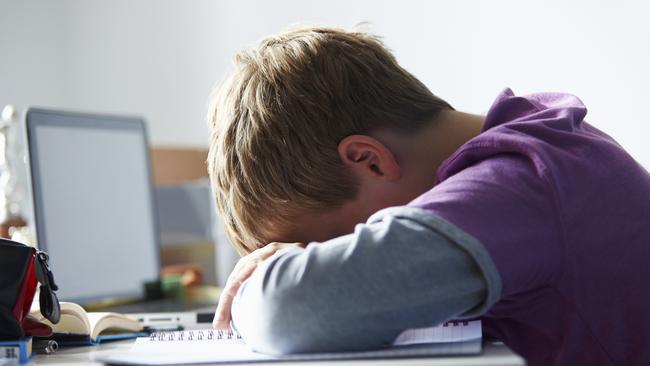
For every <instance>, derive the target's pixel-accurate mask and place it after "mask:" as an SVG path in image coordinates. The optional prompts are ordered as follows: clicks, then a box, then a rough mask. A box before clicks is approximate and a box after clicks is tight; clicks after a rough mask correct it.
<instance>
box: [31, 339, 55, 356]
mask: <svg viewBox="0 0 650 366" xmlns="http://www.w3.org/2000/svg"><path fill="white" fill-rule="evenodd" d="M58 349H59V343H57V341H55V340H54V339H43V340H37V341H34V342H33V343H32V350H33V351H34V352H35V353H39V354H46V355H49V354H51V353H54V352H56V351H57V350H58Z"/></svg>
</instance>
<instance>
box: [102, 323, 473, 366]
mask: <svg viewBox="0 0 650 366" xmlns="http://www.w3.org/2000/svg"><path fill="white" fill-rule="evenodd" d="M480 352H481V322H480V321H469V322H466V321H459V322H448V323H445V324H443V325H439V326H436V327H430V328H421V329H410V330H407V331H405V332H403V333H402V334H401V335H400V336H399V337H397V339H396V340H395V342H394V343H393V345H392V346H391V347H387V348H383V349H379V350H371V351H362V352H338V353H315V354H295V355H287V356H269V355H265V354H261V353H257V352H254V351H252V350H250V349H249V348H248V347H247V346H246V344H245V343H244V341H243V340H242V339H241V337H239V335H237V334H236V333H233V332H223V331H217V330H190V331H179V332H163V333H153V334H151V335H150V336H149V337H143V338H138V339H137V340H136V342H135V344H134V346H133V347H132V348H131V350H130V351H128V352H123V353H111V354H110V355H109V354H106V355H101V356H99V357H97V360H98V361H102V362H106V363H109V364H136V365H171V364H198V363H212V364H215V363H234V362H261V361H306V360H345V359H373V358H407V357H428V356H439V355H467V354H478V353H480Z"/></svg>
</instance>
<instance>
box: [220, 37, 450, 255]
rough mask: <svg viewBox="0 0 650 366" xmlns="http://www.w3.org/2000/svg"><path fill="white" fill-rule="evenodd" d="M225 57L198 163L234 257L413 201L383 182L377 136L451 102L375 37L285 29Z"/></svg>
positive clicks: (394, 165) (423, 119)
mask: <svg viewBox="0 0 650 366" xmlns="http://www.w3.org/2000/svg"><path fill="white" fill-rule="evenodd" d="M235 64H236V70H235V72H234V73H233V75H231V76H230V78H229V79H228V80H227V81H226V82H225V83H224V84H223V85H222V86H221V87H220V88H219V90H218V93H217V94H216V96H215V98H214V101H213V105H212V107H211V110H210V116H209V120H210V124H211V128H212V133H211V142H210V152H209V157H208V170H209V174H210V178H211V181H212V186H213V190H214V192H215V195H216V202H217V206H218V208H219V211H220V213H221V216H222V218H223V219H224V222H225V225H226V227H227V229H228V231H229V234H230V236H231V239H232V240H233V243H234V244H235V246H236V247H237V249H238V250H239V252H240V253H248V252H251V251H253V250H255V249H257V248H260V247H262V246H264V245H266V244H267V243H268V242H271V241H311V240H326V239H329V238H331V237H334V236H337V235H342V234H346V233H348V232H349V231H350V230H351V228H352V226H353V225H354V224H356V223H357V222H360V221H363V220H365V219H366V218H367V216H368V215H369V214H370V213H372V212H373V211H374V210H376V209H379V208H382V207H386V206H390V205H394V204H401V203H405V202H402V201H404V200H408V199H410V198H413V195H412V194H411V193H408V192H402V193H400V189H397V188H399V186H398V185H395V184H394V182H396V181H398V180H399V179H400V177H401V173H400V169H399V164H400V157H399V156H397V154H395V151H394V149H392V146H390V142H387V141H386V140H382V139H381V138H378V136H380V135H381V133H384V132H389V133H392V134H396V135H399V136H406V137H408V136H413V134H415V133H416V131H418V130H419V129H420V128H421V127H422V126H423V125H424V124H428V123H430V122H431V121H432V120H435V118H436V117H437V116H438V114H439V113H440V112H441V111H443V110H451V109H452V108H451V106H450V105H449V104H447V103H446V102H445V101H443V100H441V99H439V98H437V97H436V96H434V95H433V94H432V93H431V92H430V91H429V90H428V89H427V88H426V87H425V86H424V85H423V84H422V83H421V82H420V81H418V80H417V79H416V78H415V77H414V76H413V75H411V74H410V73H408V72H407V71H406V70H404V69H403V68H401V67H400V66H399V64H398V63H397V61H396V60H395V58H394V57H393V55H392V54H391V53H390V52H389V51H388V50H387V49H386V48H385V47H384V46H383V44H382V43H381V41H380V40H379V39H378V38H377V37H375V36H372V35H369V34H366V33H358V32H349V31H345V30H340V29H333V28H301V29H295V30H291V31H288V32H285V33H281V34H278V35H274V36H270V37H268V38H266V39H264V40H263V41H262V42H261V44H260V45H259V47H257V48H256V49H253V50H249V51H244V52H241V53H239V54H237V55H236V57H235ZM379 141H382V142H379ZM401 188H404V187H403V186H402V187H401ZM401 190H404V189H401ZM301 228H303V229H301ZM304 228H307V229H309V232H311V233H313V234H311V235H308V234H305V233H306V232H307V231H305V230H304Z"/></svg>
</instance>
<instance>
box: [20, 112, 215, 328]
mask: <svg viewBox="0 0 650 366" xmlns="http://www.w3.org/2000/svg"><path fill="white" fill-rule="evenodd" d="M26 119H27V123H26V124H27V146H28V152H29V154H28V155H29V166H30V178H31V179H30V180H31V186H32V193H33V201H34V219H35V227H36V238H37V242H38V246H39V248H40V249H42V250H44V251H46V252H47V253H48V254H49V255H50V264H51V267H52V270H53V272H54V274H55V277H56V281H57V283H58V284H59V287H60V289H59V291H58V296H59V298H60V299H61V300H62V301H72V302H76V303H78V304H81V305H82V306H87V305H89V304H93V303H97V302H101V301H106V300H120V301H126V302H129V303H130V304H129V305H126V306H122V307H117V308H108V309H101V310H102V311H118V312H122V313H128V315H130V316H133V317H135V318H136V319H138V320H139V321H141V322H142V323H143V324H144V325H145V326H147V327H150V328H156V329H160V328H177V327H184V326H186V325H191V326H192V327H197V325H199V326H200V325H209V324H210V322H211V321H212V316H213V315H214V308H215V307H216V305H214V304H212V305H211V306H210V305H208V304H193V303H190V304H188V303H183V302H180V301H173V300H161V299H147V298H146V296H145V295H146V294H145V284H146V283H151V282H154V281H158V280H159V276H160V241H159V235H158V227H157V226H158V225H157V217H156V214H155V212H156V210H155V199H154V191H153V187H152V179H151V164H150V157H149V146H148V143H147V133H146V128H145V123H144V121H143V120H142V119H140V118H135V117H124V116H111V115H99V114H90V113H75V112H64V111H56V110H48V109H38V108H30V109H29V110H28V111H27V115H26Z"/></svg>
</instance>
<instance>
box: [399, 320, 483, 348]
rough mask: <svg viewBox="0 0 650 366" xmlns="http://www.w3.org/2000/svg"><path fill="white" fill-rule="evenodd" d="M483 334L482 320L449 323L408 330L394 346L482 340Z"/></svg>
mask: <svg viewBox="0 0 650 366" xmlns="http://www.w3.org/2000/svg"><path fill="white" fill-rule="evenodd" d="M482 333H483V331H482V328H481V321H480V320H473V321H449V322H446V323H444V324H442V325H438V326H435V327H428V328H416V329H407V330H405V331H404V332H402V333H401V334H400V335H399V336H398V337H397V339H395V342H394V343H393V345H394V346H406V345H411V344H421V343H447V342H463V341H470V340H474V339H481V336H482Z"/></svg>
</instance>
